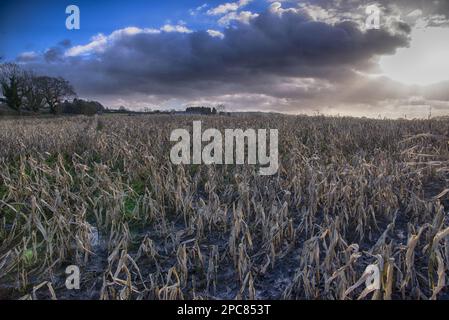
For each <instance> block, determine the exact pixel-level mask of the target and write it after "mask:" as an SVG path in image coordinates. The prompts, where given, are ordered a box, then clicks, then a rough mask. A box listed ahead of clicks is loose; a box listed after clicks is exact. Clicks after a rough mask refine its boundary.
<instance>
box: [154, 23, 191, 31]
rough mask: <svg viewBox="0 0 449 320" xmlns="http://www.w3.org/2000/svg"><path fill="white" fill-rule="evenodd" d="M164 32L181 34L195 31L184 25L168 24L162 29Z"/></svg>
mask: <svg viewBox="0 0 449 320" xmlns="http://www.w3.org/2000/svg"><path fill="white" fill-rule="evenodd" d="M161 31H164V32H179V33H192V32H193V31H192V30H190V29H189V28H187V27H186V26H183V25H179V24H178V25H171V24H166V25H164V26H163V27H162V28H161Z"/></svg>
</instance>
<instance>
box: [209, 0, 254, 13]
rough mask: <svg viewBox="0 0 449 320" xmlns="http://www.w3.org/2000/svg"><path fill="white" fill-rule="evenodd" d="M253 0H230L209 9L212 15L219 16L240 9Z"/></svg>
mask: <svg viewBox="0 0 449 320" xmlns="http://www.w3.org/2000/svg"><path fill="white" fill-rule="evenodd" d="M251 1H252V0H239V1H238V2H228V3H223V4H221V5H219V6H218V7H215V8H213V9H210V10H208V11H207V14H208V15H210V16H219V15H224V14H227V13H228V12H235V11H237V10H238V9H240V8H242V7H244V6H246V5H248V4H249V3H250V2H251Z"/></svg>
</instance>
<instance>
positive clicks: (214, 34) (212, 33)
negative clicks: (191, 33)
mask: <svg viewBox="0 0 449 320" xmlns="http://www.w3.org/2000/svg"><path fill="white" fill-rule="evenodd" d="M207 33H208V34H209V35H210V36H211V37H214V38H220V39H223V38H224V34H223V33H222V32H220V31H217V30H211V29H209V30H207Z"/></svg>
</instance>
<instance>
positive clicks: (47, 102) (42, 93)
mask: <svg viewBox="0 0 449 320" xmlns="http://www.w3.org/2000/svg"><path fill="white" fill-rule="evenodd" d="M0 90H1V91H0V93H1V94H2V97H0V102H3V103H4V104H6V106H8V107H9V108H10V109H12V110H14V111H16V112H17V113H18V114H19V115H20V114H22V113H23V112H24V111H27V112H33V113H39V112H41V111H43V110H46V111H48V112H50V113H52V114H57V113H68V114H92V113H97V112H100V111H102V110H103V109H104V108H103V106H102V105H101V104H99V103H98V102H94V101H84V100H81V99H74V100H73V101H72V102H69V101H68V99H71V98H75V97H76V96H77V95H76V92H75V90H74V89H73V87H72V85H71V84H70V82H69V81H67V80H66V79H64V78H62V77H50V76H45V75H44V76H42V75H36V74H35V73H34V72H33V71H30V70H25V69H23V68H22V67H20V66H19V65H17V64H15V63H2V64H0Z"/></svg>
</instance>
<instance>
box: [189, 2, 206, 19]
mask: <svg viewBox="0 0 449 320" xmlns="http://www.w3.org/2000/svg"><path fill="white" fill-rule="evenodd" d="M208 6H209V5H208V4H207V3H205V4H203V5H201V6H199V7H196V8H195V9H190V10H189V14H190V15H191V16H196V15H197V14H198V13H200V12H201V11H203V10H204V9H206V8H207V7H208Z"/></svg>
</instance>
